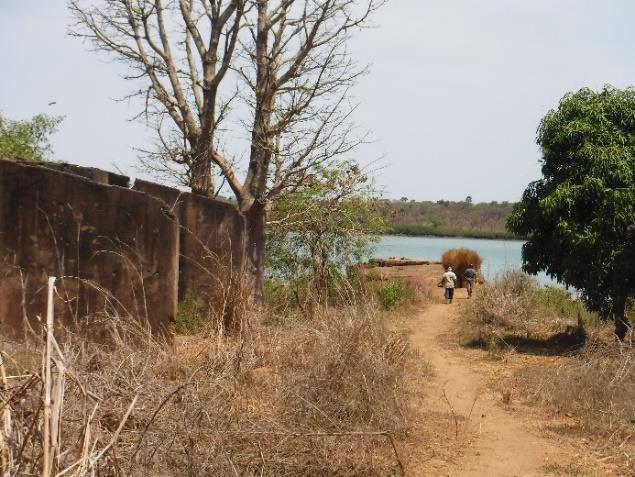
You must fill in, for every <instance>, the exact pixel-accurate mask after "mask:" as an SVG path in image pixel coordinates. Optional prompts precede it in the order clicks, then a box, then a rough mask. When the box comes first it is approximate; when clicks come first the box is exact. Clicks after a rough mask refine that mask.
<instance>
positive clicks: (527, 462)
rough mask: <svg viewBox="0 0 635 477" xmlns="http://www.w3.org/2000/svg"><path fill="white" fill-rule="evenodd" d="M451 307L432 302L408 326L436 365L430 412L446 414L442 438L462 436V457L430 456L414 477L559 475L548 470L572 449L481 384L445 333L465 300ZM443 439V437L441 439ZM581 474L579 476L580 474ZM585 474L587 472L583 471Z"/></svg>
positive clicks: (466, 355) (474, 363) (474, 365)
mask: <svg viewBox="0 0 635 477" xmlns="http://www.w3.org/2000/svg"><path fill="white" fill-rule="evenodd" d="M457 292H458V296H457V298H458V299H456V300H455V303H454V304H452V305H445V304H432V305H429V306H428V307H427V308H426V309H425V311H423V312H420V313H419V314H418V315H417V316H416V317H415V318H414V319H410V320H408V324H407V328H408V329H409V331H410V333H411V334H410V337H411V340H412V343H413V345H414V346H415V347H416V348H417V349H418V350H419V352H420V354H421V355H422V356H423V357H424V358H425V359H427V360H428V361H429V363H430V364H431V365H432V366H433V368H434V373H435V378H434V379H433V381H432V383H426V386H427V390H426V392H427V395H428V401H427V403H426V406H427V408H428V412H430V413H433V414H436V415H443V414H445V415H446V416H448V414H449V418H446V426H449V429H446V432H445V437H446V438H447V439H456V440H457V441H459V440H461V439H463V440H464V442H462V443H461V444H460V446H461V453H462V455H461V456H459V457H458V458H456V459H452V462H448V461H447V460H446V459H447V458H444V457H443V456H441V457H439V456H435V455H434V452H433V456H432V457H431V458H429V459H428V460H427V462H425V463H422V464H420V465H418V466H417V468H415V469H411V474H412V475H416V476H431V475H435V476H437V475H439V476H441V475H448V476H452V477H462V476H466V477H467V476H470V477H475V476H479V477H481V476H483V477H485V476H487V477H513V476H518V477H532V476H544V475H571V474H568V473H564V474H560V473H559V472H554V473H552V471H551V470H550V469H556V470H557V469H562V468H566V466H567V465H570V464H568V462H570V461H571V458H572V457H573V456H572V455H571V450H570V449H564V448H562V447H560V445H559V443H557V442H552V441H550V440H549V439H548V438H546V437H543V436H541V435H540V433H539V432H537V431H536V430H535V429H531V426H530V425H528V423H527V422H523V421H524V420H523V418H522V416H518V415H517V414H514V413H512V412H510V411H508V410H506V409H505V406H504V405H503V404H502V397H501V395H500V394H498V393H497V394H496V395H495V394H494V393H493V392H492V391H491V390H490V389H488V387H487V386H486V385H485V382H484V376H482V375H481V373H479V370H478V360H476V359H474V358H472V359H471V356H472V355H471V354H470V351H465V350H461V349H458V347H457V346H456V345H455V344H453V340H451V339H449V338H448V337H447V336H446V335H447V334H448V332H450V331H451V330H452V329H453V327H454V326H455V320H456V318H457V316H458V313H459V312H460V310H461V308H462V303H461V302H462V301H464V298H463V297H462V295H461V292H464V290H462V289H461V290H457ZM441 438H443V436H442V437H441ZM578 475H580V474H578ZM584 475H588V474H586V473H585V474H584Z"/></svg>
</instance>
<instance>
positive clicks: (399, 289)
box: [376, 280, 417, 310]
mask: <svg viewBox="0 0 635 477" xmlns="http://www.w3.org/2000/svg"><path fill="white" fill-rule="evenodd" d="M376 294H377V299H378V300H379V304H380V305H381V307H382V308H383V309H384V310H394V309H395V308H397V307H399V306H402V305H404V304H406V303H412V302H414V301H415V299H416V296H417V292H416V290H415V288H414V287H413V285H412V284H410V283H408V282H406V281H404V280H394V281H390V282H388V283H386V284H383V285H381V286H379V287H378V288H377V289H376Z"/></svg>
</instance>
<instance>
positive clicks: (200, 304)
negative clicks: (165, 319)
mask: <svg viewBox="0 0 635 477" xmlns="http://www.w3.org/2000/svg"><path fill="white" fill-rule="evenodd" d="M206 311H207V303H206V302H205V300H204V299H203V298H202V297H201V296H199V295H198V294H196V293H193V292H191V291H188V292H187V293H186V294H185V297H184V298H183V300H182V301H181V302H180V303H179V308H178V310H177V312H176V320H175V322H174V332H175V333H176V334H177V335H193V334H196V333H198V332H199V331H201V330H202V329H203V327H204V325H205V322H206V318H207V313H206Z"/></svg>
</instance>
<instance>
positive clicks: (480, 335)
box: [461, 270, 590, 347]
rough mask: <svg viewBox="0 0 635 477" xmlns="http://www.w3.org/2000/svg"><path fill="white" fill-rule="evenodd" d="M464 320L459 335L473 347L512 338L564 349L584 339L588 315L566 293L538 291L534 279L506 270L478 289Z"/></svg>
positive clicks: (548, 289)
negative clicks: (584, 320)
mask: <svg viewBox="0 0 635 477" xmlns="http://www.w3.org/2000/svg"><path fill="white" fill-rule="evenodd" d="M465 317H466V319H465V322H464V326H463V329H462V333H461V334H462V335H463V336H462V337H463V338H464V340H466V341H471V342H473V343H474V344H476V343H480V344H485V345H487V346H493V347H498V346H499V345H501V344H502V343H503V342H504V341H505V340H509V339H510V338H512V337H514V336H516V337H522V338H523V339H529V338H530V337H531V338H535V339H541V340H544V345H545V346H549V345H556V344H560V345H562V346H563V347H564V346H565V344H566V342H569V343H570V344H571V345H572V346H574V345H578V344H580V343H581V342H583V341H584V340H585V339H586V335H585V333H584V328H583V324H582V319H583V318H586V319H587V321H589V320H590V313H589V312H588V311H586V309H585V308H584V305H583V304H582V303H581V302H580V301H578V300H572V299H571V296H570V294H569V292H567V291H566V290H560V289H557V288H549V287H547V288H542V287H540V285H539V284H538V282H537V281H536V279H535V278H533V277H530V276H529V275H526V274H524V273H521V272H518V271H514V270H510V271H505V272H503V273H501V274H499V275H498V276H497V277H496V278H495V279H494V281H493V282H492V283H490V284H486V285H485V286H483V287H481V288H480V290H479V293H478V294H476V295H475V296H474V299H472V300H471V302H470V303H469V306H468V309H467V313H466V314H465ZM554 333H556V334H554ZM550 340H551V341H550ZM558 341H559V342H558Z"/></svg>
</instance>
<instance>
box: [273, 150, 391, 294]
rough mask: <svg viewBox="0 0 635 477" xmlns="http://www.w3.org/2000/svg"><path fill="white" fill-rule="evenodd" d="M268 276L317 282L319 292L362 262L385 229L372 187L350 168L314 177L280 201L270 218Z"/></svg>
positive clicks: (326, 170) (340, 167) (338, 166)
mask: <svg viewBox="0 0 635 477" xmlns="http://www.w3.org/2000/svg"><path fill="white" fill-rule="evenodd" d="M269 225H270V228H269V235H268V241H267V246H268V259H269V269H270V272H271V273H272V274H273V275H274V276H277V277H279V278H281V279H283V280H285V281H287V282H288V283H295V282H300V281H306V280H307V279H311V280H315V283H316V286H317V288H319V289H322V290H326V289H327V288H328V286H329V283H330V282H331V281H333V280H337V279H338V278H341V277H343V276H344V275H345V273H346V269H347V267H348V266H350V265H352V264H353V263H357V262H360V261H364V260H366V259H367V258H368V257H369V255H370V253H371V251H372V248H373V244H374V242H375V240H376V239H375V238H374V237H375V236H376V234H377V233H379V232H380V231H381V230H382V228H383V221H382V219H381V216H380V214H379V213H378V211H377V206H376V203H375V200H374V192H373V188H372V184H371V183H369V182H368V179H367V177H366V176H365V175H364V174H363V172H362V171H361V170H360V169H359V167H358V166H357V165H356V164H355V163H352V162H342V163H338V164H331V165H330V167H322V168H319V169H317V170H316V171H315V173H314V174H313V175H312V176H311V178H310V180H309V181H307V182H306V183H305V184H304V185H303V186H302V187H301V188H300V189H298V190H295V191H293V192H291V193H289V194H286V195H284V196H283V197H281V198H280V199H279V200H278V201H277V202H276V204H275V207H274V209H273V211H272V214H271V220H270V223H269Z"/></svg>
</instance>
